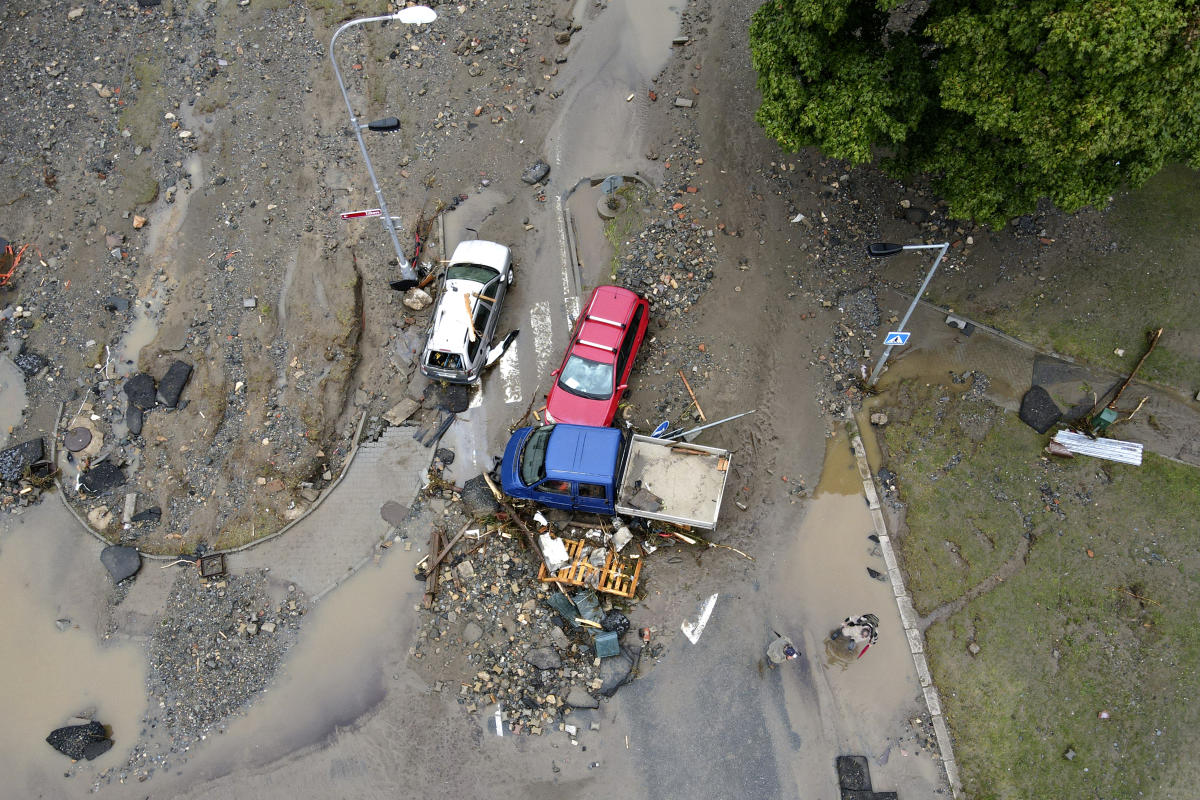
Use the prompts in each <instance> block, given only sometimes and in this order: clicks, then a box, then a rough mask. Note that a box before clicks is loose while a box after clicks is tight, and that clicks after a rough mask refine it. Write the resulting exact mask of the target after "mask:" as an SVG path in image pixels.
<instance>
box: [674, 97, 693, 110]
mask: <svg viewBox="0 0 1200 800" xmlns="http://www.w3.org/2000/svg"><path fill="white" fill-rule="evenodd" d="M675 105H676V106H678V107H679V108H691V107H692V101H691V100H689V99H688V98H686V97H676V98H675Z"/></svg>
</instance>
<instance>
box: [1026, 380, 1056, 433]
mask: <svg viewBox="0 0 1200 800" xmlns="http://www.w3.org/2000/svg"><path fill="white" fill-rule="evenodd" d="M1017 416H1018V417H1020V419H1021V422H1024V423H1025V424H1026V425H1028V426H1029V427H1031V428H1033V429H1034V430H1035V431H1037V432H1038V433H1045V432H1046V431H1048V430H1050V429H1051V428H1052V427H1054V425H1055V424H1056V423H1057V422H1058V421H1059V420H1060V419H1062V411H1060V410H1059V408H1058V405H1057V404H1055V402H1054V400H1053V399H1052V398H1051V397H1050V393H1049V392H1047V391H1046V389H1045V387H1042V386H1032V387H1030V389H1029V391H1028V392H1026V393H1025V396H1024V397H1022V398H1021V410H1020V411H1019V412H1018V414H1017Z"/></svg>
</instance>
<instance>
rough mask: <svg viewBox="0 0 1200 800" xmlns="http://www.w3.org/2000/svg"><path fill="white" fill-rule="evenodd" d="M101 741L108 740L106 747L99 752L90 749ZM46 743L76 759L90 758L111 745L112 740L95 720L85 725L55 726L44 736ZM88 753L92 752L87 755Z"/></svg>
mask: <svg viewBox="0 0 1200 800" xmlns="http://www.w3.org/2000/svg"><path fill="white" fill-rule="evenodd" d="M103 741H108V747H105V748H103V749H102V750H99V752H96V751H95V750H94V748H91V749H90V746H92V745H96V744H98V743H100V742H103ZM46 743H47V744H49V745H50V746H51V747H53V748H54V749H55V750H57V751H58V752H60V753H62V754H63V755H65V756H67V757H68V758H72V759H74V760H76V761H78V760H79V759H81V758H87V759H88V760H91V759H93V758H95V757H96V756H98V755H100V754H101V753H103V752H105V751H106V750H108V748H109V747H112V740H110V739H109V738H108V732H107V731H105V730H104V726H103V725H101V724H100V723H99V722H95V721H92V722H89V723H87V724H86V725H67V726H66V727H63V728H56V729H54V730H52V731H51V732H50V735H49V736H47V737H46ZM88 753H92V754H91V755H88Z"/></svg>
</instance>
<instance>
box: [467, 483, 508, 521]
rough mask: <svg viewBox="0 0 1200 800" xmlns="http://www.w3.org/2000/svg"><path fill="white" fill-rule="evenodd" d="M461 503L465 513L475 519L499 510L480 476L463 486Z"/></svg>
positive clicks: (494, 497) (493, 496)
mask: <svg viewBox="0 0 1200 800" xmlns="http://www.w3.org/2000/svg"><path fill="white" fill-rule="evenodd" d="M462 502H463V505H464V506H466V509H467V511H468V512H470V513H471V514H472V515H474V516H476V517H486V516H488V515H489V514H494V513H496V512H497V511H499V510H500V503H499V502H498V501H497V500H496V496H495V495H494V494H492V490H491V488H490V487H489V486H488V485H487V481H485V480H484V478H483V476H482V475H476V476H475V477H474V478H471V479H470V480H469V481H467V482H466V483H464V484H463V493H462Z"/></svg>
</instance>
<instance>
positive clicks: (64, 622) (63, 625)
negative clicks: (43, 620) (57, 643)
mask: <svg viewBox="0 0 1200 800" xmlns="http://www.w3.org/2000/svg"><path fill="white" fill-rule="evenodd" d="M54 627H56V628H58V630H59V631H65V630H66V629H67V628H69V627H71V620H69V619H67V618H66V617H63V618H62V619H56V620H54Z"/></svg>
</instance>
